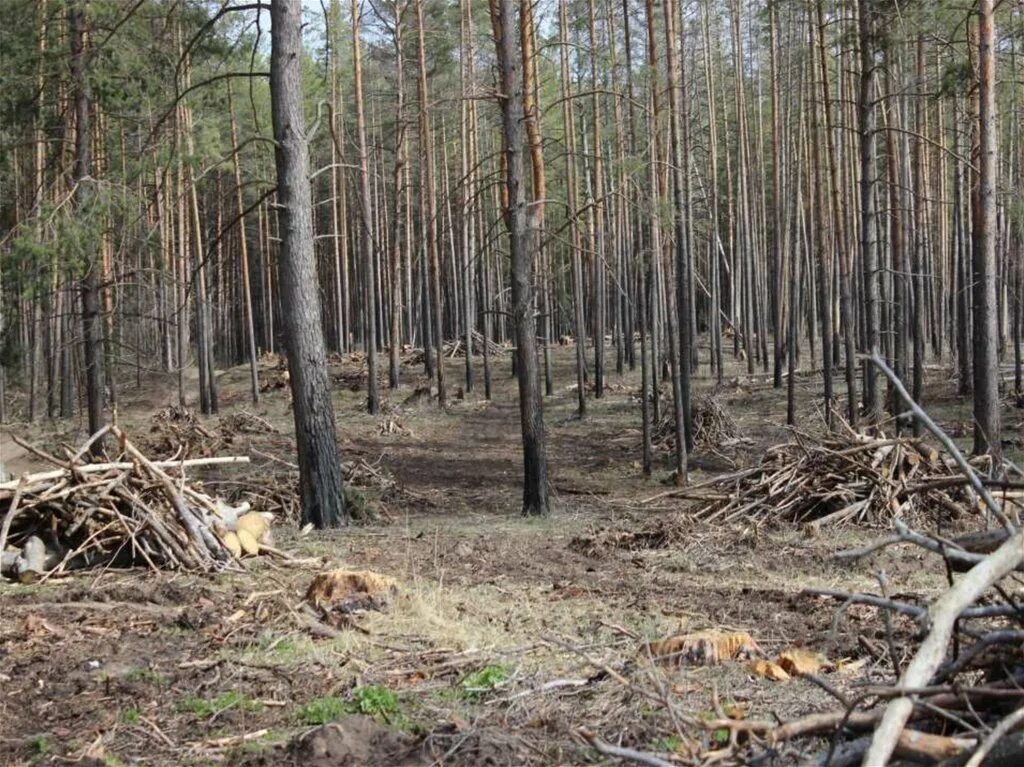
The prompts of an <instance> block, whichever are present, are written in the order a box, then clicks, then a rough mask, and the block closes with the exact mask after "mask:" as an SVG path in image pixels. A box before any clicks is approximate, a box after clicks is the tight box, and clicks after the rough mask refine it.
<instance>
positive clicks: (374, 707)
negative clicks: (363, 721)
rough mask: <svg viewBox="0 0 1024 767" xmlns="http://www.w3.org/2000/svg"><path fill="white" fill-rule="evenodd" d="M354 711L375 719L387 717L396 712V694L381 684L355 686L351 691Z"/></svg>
mask: <svg viewBox="0 0 1024 767" xmlns="http://www.w3.org/2000/svg"><path fill="white" fill-rule="evenodd" d="M352 702H353V704H355V710H356V713H359V714H367V715H369V716H372V717H374V718H376V719H389V718H391V717H393V716H394V715H395V714H397V713H398V696H397V695H395V693H393V692H392V691H391V690H389V689H388V688H387V687H385V686H384V685H381V684H371V685H368V686H366V687H357V688H356V689H354V690H353V691H352Z"/></svg>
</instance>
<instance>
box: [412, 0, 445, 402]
mask: <svg viewBox="0 0 1024 767" xmlns="http://www.w3.org/2000/svg"><path fill="white" fill-rule="evenodd" d="M416 35H417V41H418V48H417V58H418V63H419V73H418V74H419V77H418V79H417V88H418V97H419V101H420V113H419V129H420V131H419V133H420V154H421V156H422V162H423V168H422V170H421V178H422V183H421V189H420V193H421V195H422V199H421V200H420V205H421V209H422V211H423V215H422V218H423V222H422V225H423V227H424V232H423V237H424V240H425V241H426V246H427V262H428V265H429V273H430V275H429V276H430V287H429V290H427V291H425V293H426V295H427V296H428V300H427V304H428V306H429V307H430V308H429V309H428V311H429V312H430V314H431V318H430V323H431V324H432V325H433V332H434V344H435V355H434V356H435V358H436V359H435V362H436V371H435V372H436V374H437V404H438V407H441V408H444V406H445V401H446V398H447V392H446V391H445V376H444V314H443V307H442V304H441V256H440V254H439V253H438V247H437V200H436V185H435V183H434V138H433V135H432V134H431V130H430V96H429V94H428V91H427V48H426V42H425V37H424V28H423V0H416ZM429 344H430V339H429V338H424V339H423V348H424V350H425V351H426V354H427V357H428V358H429V357H430V349H429Z"/></svg>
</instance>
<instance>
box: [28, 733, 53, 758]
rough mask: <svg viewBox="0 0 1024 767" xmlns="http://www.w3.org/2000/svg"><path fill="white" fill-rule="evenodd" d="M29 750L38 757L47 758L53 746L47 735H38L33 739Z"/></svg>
mask: <svg viewBox="0 0 1024 767" xmlns="http://www.w3.org/2000/svg"><path fill="white" fill-rule="evenodd" d="M29 748H30V749H31V750H32V754H33V755H34V756H37V757H38V756H46V755H47V754H48V753H50V752H51V751H52V750H53V746H51V745H50V739H49V738H47V737H46V736H45V735H36V736H35V737H34V738H32V741H31V743H29Z"/></svg>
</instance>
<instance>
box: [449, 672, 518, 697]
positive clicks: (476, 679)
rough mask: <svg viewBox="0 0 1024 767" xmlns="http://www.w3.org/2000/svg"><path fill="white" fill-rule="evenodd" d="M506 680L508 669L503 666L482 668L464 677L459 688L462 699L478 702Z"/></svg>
mask: <svg viewBox="0 0 1024 767" xmlns="http://www.w3.org/2000/svg"><path fill="white" fill-rule="evenodd" d="M506 679H508V669H507V668H505V667H504V666H484V667H483V668H482V669H480V670H479V671H474V672H473V673H472V674H469V675H468V676H466V677H465V678H464V679H463V680H462V681H461V682H459V687H460V688H461V690H462V697H463V698H465V699H466V700H472V701H478V700H480V699H481V698H483V697H484V696H485V695H486V694H487V693H489V692H491V691H492V690H494V689H495V688H496V687H498V686H499V685H500V684H501V683H502V682H504V681H505V680H506Z"/></svg>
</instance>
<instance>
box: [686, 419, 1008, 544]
mask: <svg viewBox="0 0 1024 767" xmlns="http://www.w3.org/2000/svg"><path fill="white" fill-rule="evenodd" d="M792 435H793V437H792V439H791V440H790V441H789V442H786V443H784V444H781V445H776V446H774V447H771V448H769V449H768V450H767V451H766V452H765V453H764V455H763V457H762V458H761V460H760V462H759V463H758V465H757V466H754V467H752V468H749V469H745V470H742V471H738V472H734V473H731V474H727V475H724V476H722V477H719V478H717V479H715V480H714V481H713V482H711V483H709V484H707V485H705V486H704V488H703V490H702V491H701V492H700V493H699V494H698V495H696V496H694V497H696V498H697V499H698V500H699V501H700V503H699V505H698V506H697V508H696V510H695V511H694V515H695V516H696V517H697V518H698V519H703V520H705V521H709V522H735V521H739V520H744V521H747V520H754V521H759V522H783V523H797V524H804V523H812V524H813V525H814V526H815V527H824V526H827V525H835V524H843V523H847V524H860V525H888V524H889V523H890V522H891V521H892V520H893V519H894V518H895V519H900V518H902V519H908V520H913V519H915V518H918V517H924V518H927V519H935V518H936V515H938V514H944V515H945V516H946V518H954V519H955V518H958V517H960V516H962V515H963V514H964V513H965V512H967V511H970V510H972V509H977V508H978V501H977V498H976V496H975V495H974V493H973V491H972V490H971V489H970V488H969V486H968V482H967V480H966V479H965V478H964V477H963V475H962V474H960V472H959V470H958V469H957V467H956V465H955V464H954V463H953V462H952V461H947V460H943V459H942V458H940V457H939V454H938V452H937V451H935V450H934V449H933V448H932V447H930V446H929V445H928V444H926V443H925V442H923V441H922V440H920V439H915V438H912V437H887V436H885V435H884V434H881V433H880V434H877V435H872V436H869V435H865V434H861V433H859V432H856V431H854V430H853V429H851V428H849V427H848V426H846V427H844V428H843V430H842V431H839V432H835V433H831V434H828V435H825V436H823V437H815V436H811V435H809V434H806V433H803V432H800V431H797V430H795V429H794V430H792ZM1001 497H1002V498H1003V502H1004V503H1007V504H1016V503H1020V502H1021V498H1020V497H1019V496H1014V495H1013V494H1012V493H1007V494H1005V495H1004V494H1001Z"/></svg>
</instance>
